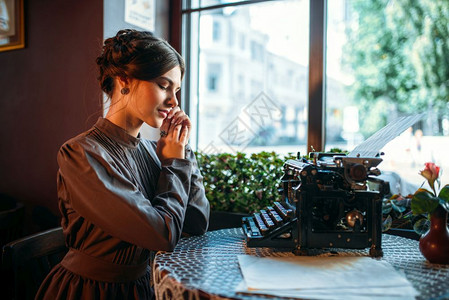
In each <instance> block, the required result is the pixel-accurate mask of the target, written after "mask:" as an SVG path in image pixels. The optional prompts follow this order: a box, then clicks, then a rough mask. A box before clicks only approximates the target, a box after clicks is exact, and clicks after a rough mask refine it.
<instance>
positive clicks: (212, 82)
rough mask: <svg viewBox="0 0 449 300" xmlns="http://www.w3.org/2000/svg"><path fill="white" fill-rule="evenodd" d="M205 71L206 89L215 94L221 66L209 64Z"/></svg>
mask: <svg viewBox="0 0 449 300" xmlns="http://www.w3.org/2000/svg"><path fill="white" fill-rule="evenodd" d="M207 69H208V70H207V89H208V90H209V91H210V92H217V91H218V85H219V79H220V75H221V65H220V64H217V63H211V64H209V66H208V68H207Z"/></svg>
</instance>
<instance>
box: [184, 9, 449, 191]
mask: <svg viewBox="0 0 449 300" xmlns="http://www.w3.org/2000/svg"><path fill="white" fill-rule="evenodd" d="M447 11H449V2H448V1H437V2H435V1H432V0H417V1H399V0H332V1H326V0H313V1H311V0H275V1H263V0H261V1H255V2H251V1H238V0H233V1H230V0H229V1H226V0H207V1H194V0H184V6H183V29H184V33H183V37H184V38H185V40H184V41H183V45H184V48H183V54H184V55H185V56H187V57H189V60H190V65H188V68H187V70H188V72H190V73H188V74H187V76H186V77H188V78H189V83H188V84H189V87H188V88H187V89H184V90H187V92H186V94H184V95H183V97H184V98H183V99H185V100H186V103H188V108H186V109H187V110H190V111H189V113H190V115H191V116H192V119H194V120H197V128H196V130H197V132H195V133H194V135H193V139H192V141H193V144H194V145H196V148H197V149H198V150H204V149H206V148H207V149H214V151H224V152H229V151H230V152H233V151H245V152H257V151H261V150H268V151H277V152H279V153H286V152H296V151H300V152H302V154H305V153H306V150H307V152H308V151H309V150H310V146H314V148H315V149H316V150H319V151H320V150H330V149H331V148H334V147H338V148H340V149H343V150H349V151H350V150H352V149H353V147H354V146H355V145H358V144H359V143H361V142H362V141H364V140H365V139H367V138H368V137H369V136H371V135H372V134H373V133H374V132H376V131H377V130H379V129H380V128H382V127H383V126H385V125H386V124H387V123H389V122H390V121H391V120H393V119H394V118H396V117H400V116H403V115H408V114H412V113H417V112H426V113H427V117H426V118H425V119H423V120H421V121H420V122H418V123H416V124H415V125H413V126H412V127H411V128H409V129H408V130H406V131H405V132H404V133H403V134H402V135H401V136H399V137H398V138H396V139H395V140H393V141H392V142H390V143H389V144H387V145H386V146H385V147H384V149H382V151H383V152H384V153H385V155H384V156H383V157H382V158H383V159H384V161H383V162H382V164H381V165H380V166H379V168H380V169H381V170H382V171H383V170H394V171H395V172H398V173H400V175H402V176H403V177H404V178H407V180H409V181H410V182H412V183H414V184H420V183H422V178H421V177H420V176H419V175H418V171H419V170H420V169H421V168H422V167H423V163H424V162H426V161H433V162H435V163H437V164H438V165H440V166H441V167H442V168H443V170H445V171H444V172H443V176H442V182H449V156H447V155H445V154H444V151H446V150H447V149H448V148H449V113H448V111H449V105H448V100H447V99H448V98H449V87H448V84H447V78H449V66H448V64H447V57H449V53H448V52H449V50H448V49H449V45H448V44H449V37H448V36H447V35H448V33H447V24H446V22H447ZM309 16H310V17H309ZM309 21H310V22H309ZM215 22H218V23H219V24H220V31H221V38H222V39H223V37H225V36H226V37H228V36H229V41H228V42H226V43H224V42H223V41H221V42H218V41H216V40H215V41H214V39H213V38H211V37H212V36H213V35H212V33H211V31H217V30H218V29H216V28H213V27H214V25H213V24H215ZM199 24H201V26H199ZM309 24H311V25H309ZM323 24H325V25H323ZM231 29H232V32H231ZM226 31H227V32H226ZM231 36H232V37H234V42H235V45H234V47H229V46H228V44H229V45H232V43H231V42H230V41H231ZM309 41H310V43H309ZM211 62H214V63H218V62H219V63H220V64H221V68H220V72H219V73H218V72H217V73H211V72H210V71H208V70H209V69H208V66H209V64H210V63H211ZM213 74H215V75H213ZM214 76H215V77H214ZM208 78H209V81H208ZM206 83H207V84H208V85H209V88H207V85H205V84H206ZM203 85H204V86H203ZM212 87H215V91H216V92H215V93H214V96H213V97H211V92H212V91H213V90H214V89H211V88H212ZM264 116H268V117H267V118H266V119H264V118H263V117H264ZM210 145H214V147H212V148H211V147H209V146H210Z"/></svg>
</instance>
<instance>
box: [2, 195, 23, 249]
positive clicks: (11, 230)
mask: <svg viewBox="0 0 449 300" xmlns="http://www.w3.org/2000/svg"><path fill="white" fill-rule="evenodd" d="M0 200H1V201H0V249H1V248H2V247H3V246H4V245H6V244H7V243H9V242H11V241H14V240H16V239H18V238H20V237H22V233H23V224H24V215H25V206H24V205H23V204H22V203H21V202H17V201H16V200H14V199H12V198H10V197H7V196H5V195H3V194H1V195H0Z"/></svg>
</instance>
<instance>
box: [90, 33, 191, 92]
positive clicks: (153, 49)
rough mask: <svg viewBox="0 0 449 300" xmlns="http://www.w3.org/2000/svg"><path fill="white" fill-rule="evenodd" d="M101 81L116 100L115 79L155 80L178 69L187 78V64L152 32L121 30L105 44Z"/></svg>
mask: <svg viewBox="0 0 449 300" xmlns="http://www.w3.org/2000/svg"><path fill="white" fill-rule="evenodd" d="M96 62H97V65H98V69H99V73H100V74H99V76H98V80H99V82H100V86H101V89H102V90H103V91H104V92H105V93H106V94H107V95H108V96H109V97H112V91H113V90H114V77H115V76H119V77H123V78H135V79H139V80H152V79H154V78H157V77H159V76H161V75H163V74H164V73H166V72H168V71H170V70H171V69H173V68H174V67H176V66H179V67H180V68H181V76H184V71H185V65H184V60H183V59H182V57H181V55H179V53H178V52H176V50H175V49H174V48H173V47H172V46H170V44H168V43H167V41H165V40H163V39H160V38H158V37H155V36H154V35H153V34H152V33H151V32H149V31H137V30H133V29H124V30H120V31H119V32H118V33H117V34H116V35H115V36H114V37H111V38H108V39H106V40H105V41H104V45H103V51H102V53H101V55H100V56H99V57H97V60H96Z"/></svg>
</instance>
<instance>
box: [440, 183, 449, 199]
mask: <svg viewBox="0 0 449 300" xmlns="http://www.w3.org/2000/svg"><path fill="white" fill-rule="evenodd" d="M438 198H440V199H441V200H443V201H445V202H446V203H449V184H446V185H445V186H443V188H442V189H441V191H440V193H439V194H438Z"/></svg>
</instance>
